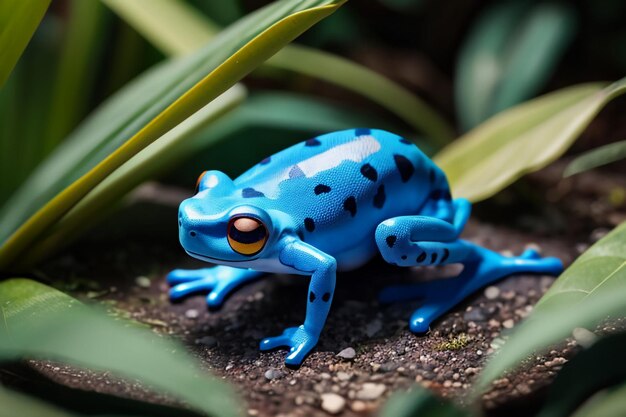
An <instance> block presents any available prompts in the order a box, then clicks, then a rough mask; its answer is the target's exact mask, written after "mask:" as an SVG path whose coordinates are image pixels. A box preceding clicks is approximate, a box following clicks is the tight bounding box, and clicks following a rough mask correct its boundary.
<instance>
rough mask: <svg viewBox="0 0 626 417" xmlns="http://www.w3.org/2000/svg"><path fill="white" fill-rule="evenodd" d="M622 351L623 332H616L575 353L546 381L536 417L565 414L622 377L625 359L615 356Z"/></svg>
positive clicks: (624, 346)
mask: <svg viewBox="0 0 626 417" xmlns="http://www.w3.org/2000/svg"><path fill="white" fill-rule="evenodd" d="M624 352H626V333H618V334H616V335H611V336H607V337H604V338H602V339H600V340H599V341H597V342H596V343H594V344H593V346H591V347H590V348H589V349H587V350H585V351H583V352H580V353H578V354H577V355H576V356H575V357H574V359H572V360H571V361H569V362H568V363H567V364H566V365H565V366H564V367H563V369H562V370H561V371H560V372H559V373H558V375H557V377H556V379H555V380H554V382H553V383H552V384H551V385H550V389H549V391H548V396H547V398H546V401H545V405H544V406H543V408H542V409H541V412H540V413H539V415H538V416H537V417H567V416H569V415H571V414H572V412H573V411H574V410H575V409H576V407H577V406H578V405H579V404H581V403H582V402H583V401H584V400H586V399H588V398H589V397H590V396H591V395H592V394H593V393H595V392H596V391H599V390H601V389H603V388H605V387H607V386H610V385H611V384H614V383H615V382H617V381H626V362H624V361H622V360H619V358H621V356H622V355H623V354H624ZM616 359H617V360H616ZM582 375H584V378H581V376H582Z"/></svg>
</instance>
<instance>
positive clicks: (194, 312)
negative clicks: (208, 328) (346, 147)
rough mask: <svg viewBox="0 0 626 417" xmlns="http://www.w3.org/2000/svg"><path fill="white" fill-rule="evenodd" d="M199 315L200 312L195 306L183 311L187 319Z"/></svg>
mask: <svg viewBox="0 0 626 417" xmlns="http://www.w3.org/2000/svg"><path fill="white" fill-rule="evenodd" d="M199 315H200V313H199V312H198V310H196V309H195V308H190V309H189V310H187V311H185V317H187V318H188V319H197V318H198V316H199Z"/></svg>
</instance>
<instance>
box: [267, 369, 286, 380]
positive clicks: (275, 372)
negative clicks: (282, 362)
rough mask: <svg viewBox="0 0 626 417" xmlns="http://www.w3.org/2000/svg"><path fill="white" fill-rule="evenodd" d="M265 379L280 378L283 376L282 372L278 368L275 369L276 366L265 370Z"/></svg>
mask: <svg viewBox="0 0 626 417" xmlns="http://www.w3.org/2000/svg"><path fill="white" fill-rule="evenodd" d="M264 375H265V379H267V380H268V381H271V380H273V379H280V378H282V377H283V375H284V374H283V372H282V371H281V370H280V369H276V368H270V369H268V370H267V371H265V374H264Z"/></svg>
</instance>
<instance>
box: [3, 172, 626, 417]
mask: <svg viewBox="0 0 626 417" xmlns="http://www.w3.org/2000/svg"><path fill="white" fill-rule="evenodd" d="M563 167H564V162H560V163H557V164H554V165H553V166H551V167H550V168H549V169H546V170H543V171H541V172H539V173H537V174H533V175H532V176H530V178H529V179H527V180H525V181H524V182H522V183H520V184H518V185H516V186H515V187H517V189H515V190H513V191H511V192H509V193H503V194H502V195H501V196H499V197H498V198H497V199H494V200H493V201H491V202H489V203H487V204H479V205H478V206H477V210H476V216H475V217H476V218H478V219H479V220H476V219H474V220H472V221H471V222H470V224H469V226H468V228H467V229H466V232H465V234H464V237H465V238H467V239H469V240H472V241H474V242H476V243H479V244H481V245H484V246H486V247H489V248H491V249H494V250H497V251H500V252H502V253H507V254H511V253H513V254H518V253H520V252H521V251H522V250H523V249H524V248H526V247H529V246H532V247H535V248H538V249H539V250H540V252H541V253H542V254H543V255H548V256H557V257H559V258H561V259H562V260H563V261H564V263H565V264H569V263H571V262H572V260H573V259H575V257H576V256H578V255H579V254H580V253H581V252H582V251H584V250H585V249H586V248H587V247H588V246H589V245H590V244H592V243H593V242H594V241H595V240H597V239H599V238H600V237H602V236H603V235H604V234H605V233H606V232H607V231H608V230H610V228H611V227H613V226H614V225H615V224H617V223H619V222H620V221H623V220H624V218H625V217H626V214H625V210H624V204H626V203H625V202H624V200H625V198H624V196H623V194H624V190H626V179H625V178H624V177H623V175H620V173H619V171H617V172H611V171H593V172H589V173H586V174H583V175H579V176H577V177H574V178H572V179H568V180H562V179H561V172H562V169H563ZM155 187H156V188H155ZM525 190H526V191H525ZM528 190H532V192H533V193H534V195H535V199H536V200H538V201H540V202H541V203H538V204H537V205H536V206H533V204H532V203H531V204H525V205H521V207H523V210H520V209H519V207H520V201H518V200H516V197H515V196H517V195H522V196H523V198H526V197H525V196H524V193H525V192H528ZM620 190H621V191H620ZM184 193H185V192H183V194H184ZM620 193H621V194H620ZM155 195H157V196H159V198H158V200H157V199H155V198H154V196H155ZM181 195H182V194H181V191H180V190H171V189H168V188H167V187H161V186H155V185H148V186H146V187H144V188H143V189H142V190H141V191H140V192H138V193H135V197H137V198H136V200H135V201H134V203H133V204H131V205H130V206H128V207H126V208H125V209H123V210H122V211H120V212H118V213H117V214H116V215H115V217H114V218H112V219H110V220H109V221H107V222H106V224H104V225H102V226H101V227H99V228H98V229H97V230H96V231H94V233H93V234H92V238H88V239H86V240H84V241H83V242H81V243H80V244H79V245H76V246H74V247H73V248H71V250H69V251H67V252H66V253H65V254H64V255H62V256H61V257H59V258H58V259H56V260H54V261H52V262H50V263H49V264H48V265H46V266H45V267H44V268H43V269H42V271H41V276H42V277H44V278H45V277H55V278H57V279H58V278H60V279H61V280H60V281H56V282H55V284H56V285H57V286H59V287H60V288H62V289H65V290H70V291H71V292H72V293H73V294H74V295H76V296H78V297H79V298H81V299H83V300H87V301H89V302H102V303H106V304H107V305H109V306H110V307H112V308H114V309H115V311H117V312H118V313H119V312H126V313H124V314H128V315H129V316H130V317H132V318H133V319H135V320H138V321H140V322H144V323H146V324H148V325H150V326H151V327H152V328H153V329H154V331H156V332H158V333H162V334H169V335H172V336H173V337H175V338H178V339H180V340H181V341H182V342H183V343H184V344H185V345H186V346H187V347H188V348H189V349H190V351H191V352H193V354H194V355H195V356H196V357H197V358H198V359H199V360H200V361H201V363H202V364H203V365H204V367H205V368H206V369H207V370H210V371H211V372H213V373H215V374H217V375H219V376H221V377H223V378H224V379H225V380H226V381H228V382H230V383H231V384H233V385H234V386H235V387H236V388H237V390H238V391H239V393H240V394H241V396H242V397H243V398H244V399H245V401H246V410H247V414H248V415H250V416H325V415H329V413H328V412H327V411H325V410H324V409H323V408H322V399H323V398H327V399H329V398H330V399H333V400H334V401H335V405H336V406H337V407H338V409H339V411H338V413H339V415H341V416H346V417H347V416H364V415H372V414H374V413H375V412H376V411H377V410H379V408H380V406H381V405H382V404H383V403H384V401H385V400H386V399H387V398H388V397H389V395H391V394H392V393H394V392H398V391H405V390H407V389H410V388H411V387H412V386H414V385H415V384H416V383H417V384H420V385H422V386H424V387H427V388H429V389H431V390H433V391H434V392H436V393H437V394H438V395H440V396H442V397H446V398H451V399H453V400H454V401H457V402H459V403H463V401H464V395H465V394H466V393H467V392H468V390H469V389H470V388H471V386H472V382H473V380H474V379H475V378H476V375H477V374H478V373H479V372H480V370H481V368H482V367H483V365H484V363H485V361H486V360H487V359H488V357H489V356H490V355H491V354H492V353H493V352H494V351H495V350H497V349H498V347H499V346H501V344H502V343H503V342H504V341H505V339H506V332H507V331H508V329H510V328H511V327H512V326H513V325H514V324H515V323H517V322H519V321H520V320H522V319H523V318H524V317H526V316H527V315H528V314H529V313H530V312H531V311H532V307H533V305H534V304H535V303H536V302H537V301H538V300H539V298H540V297H541V295H542V294H543V293H544V292H545V291H546V290H547V289H548V288H549V286H550V284H551V283H552V282H553V280H554V278H553V277H547V276H529V275H517V276H513V277H509V278H507V279H504V280H502V281H501V282H500V283H498V284H497V285H495V286H493V287H488V288H486V289H484V290H481V291H480V292H479V293H477V294H475V295H474V296H473V297H471V298H470V299H468V300H466V302H464V303H463V304H462V305H459V306H458V307H457V308H455V309H454V310H453V311H452V312H450V313H449V314H447V315H446V316H445V317H444V318H443V319H441V320H439V321H437V322H436V323H434V325H433V326H432V328H431V330H430V332H429V333H428V334H426V335H422V336H417V335H414V334H412V333H411V332H410V331H409V330H408V326H407V319H408V317H409V316H410V314H411V312H412V311H413V310H414V309H415V308H416V307H417V306H418V305H419V303H404V304H394V305H389V306H383V305H379V304H378V303H377V301H376V294H377V293H378V292H379V291H380V290H381V289H382V288H383V287H385V286H387V285H389V284H391V283H399V282H408V281H415V280H423V279H431V278H436V277H441V276H443V275H451V274H454V270H453V268H452V269H445V268H444V269H429V268H421V269H420V268H397V267H393V266H390V265H387V264H385V263H384V262H383V261H381V260H374V261H373V262H371V263H370V264H368V265H367V266H366V267H365V268H362V269H359V270H357V271H353V272H350V273H342V274H340V275H339V279H338V283H337V290H336V295H335V298H334V301H333V307H332V309H331V313H330V316H329V318H328V321H327V324H326V327H325V331H324V333H323V335H322V337H321V339H320V343H319V345H318V346H317V348H316V349H315V350H314V352H313V353H312V354H311V355H310V356H309V357H308V359H307V360H306V361H305V362H304V364H303V365H302V366H301V367H300V368H299V369H290V368H287V367H285V366H284V365H283V360H284V357H285V351H284V350H279V351H275V352H270V353H261V352H260V351H259V350H258V343H259V340H260V339H261V338H263V337H265V336H270V335H276V334H279V333H280V332H281V331H282V330H283V328H285V327H287V326H293V325H297V324H299V323H301V321H302V319H303V317H304V309H305V305H306V300H305V298H306V293H307V283H308V281H307V280H306V279H304V278H303V277H300V276H287V275H274V276H271V277H266V278H264V279H261V280H259V281H256V282H254V283H252V284H250V285H248V286H245V287H243V288H241V289H240V290H239V291H237V292H236V293H234V294H233V295H232V296H231V297H230V298H229V299H228V300H227V301H226V303H225V305H224V307H223V308H222V309H221V310H219V311H208V310H207V308H206V304H205V301H204V297H202V296H194V297H190V298H188V299H186V300H184V301H183V302H182V303H179V304H171V303H170V302H169V301H168V298H167V290H168V286H167V284H166V283H165V279H164V278H165V274H166V273H167V271H169V270H171V269H173V268H198V267H203V266H205V265H203V264H201V263H200V262H197V261H194V260H193V259H190V258H189V257H188V256H186V255H185V254H184V252H183V251H182V249H180V248H179V247H178V245H177V239H176V230H175V222H174V224H173V225H169V224H168V225H165V226H162V225H161V224H162V219H164V218H173V219H175V218H176V215H175V211H176V204H175V203H176V202H178V201H180V197H181ZM620 196H621V197H620ZM546 200H547V201H550V204H549V205H547V206H546V204H545V201H546ZM525 201H532V199H531V200H525ZM503 212H504V213H505V214H506V215H505V216H498V215H497V213H503ZM146 213H150V215H147V214H146ZM163 216H167V217H163ZM487 219H489V221H491V222H487ZM157 222H158V223H157ZM120 236H124V239H120ZM113 242H115V243H114V244H113ZM120 242H124V243H120ZM82 277H89V279H88V280H87V279H82ZM602 330H603V329H600V331H602ZM604 330H607V329H604ZM348 348H352V349H353V350H354V352H351V351H350V349H348ZM345 349H348V351H345ZM578 350H579V347H578V346H577V344H576V342H575V341H574V340H573V339H572V340H568V341H566V342H565V343H563V344H561V345H559V346H556V347H555V348H554V349H553V350H551V351H550V352H548V353H547V354H545V355H544V356H541V357H537V358H536V359H535V360H534V361H532V362H530V363H528V364H527V366H526V367H525V368H524V369H523V370H521V371H519V372H517V373H515V374H512V375H509V376H507V377H506V378H502V379H500V380H498V381H496V382H495V383H494V385H493V387H492V389H491V390H490V391H489V392H488V393H486V394H485V395H484V396H483V407H484V409H485V411H486V412H487V414H488V415H494V416H498V415H507V416H509V415H532V414H533V412H535V411H536V410H537V407H538V406H539V405H540V404H541V398H542V397H543V395H544V394H545V388H546V387H547V386H548V385H549V384H550V382H551V381H552V380H553V378H554V376H555V374H556V373H557V372H558V370H559V369H560V368H561V367H562V366H563V364H564V363H566V362H567V361H568V360H569V359H570V358H571V357H572V356H573V355H575V354H576V352H577V351H578ZM342 351H343V353H341V354H340V352H342ZM351 356H353V357H351ZM28 367H30V368H31V369H32V370H34V371H35V372H34V373H33V375H30V376H24V375H23V374H20V373H19V372H13V371H12V370H11V368H6V369H4V370H3V372H0V379H1V380H3V381H5V382H9V383H10V384H12V385H14V386H19V387H21V388H22V389H25V390H33V389H34V388H32V387H33V386H35V383H34V382H33V381H35V380H36V379H37V375H39V376H40V377H41V376H44V377H45V378H46V379H49V380H51V381H54V382H55V383H57V384H58V385H60V386H63V387H70V388H77V389H80V390H88V391H93V392H96V393H103V394H113V395H116V396H121V397H124V398H130V399H137V400H147V401H150V402H153V403H158V404H169V405H172V404H173V403H172V401H171V400H170V399H168V398H166V397H163V396H160V395H156V394H154V393H152V392H151V391H149V390H146V389H145V388H144V387H141V386H140V385H138V384H136V383H132V382H127V381H122V380H119V379H116V378H114V377H112V376H111V375H107V374H97V373H92V372H86V371H83V370H78V369H74V368H71V367H67V366H63V365H59V364H54V363H50V362H40V361H30V362H28ZM18 375H21V376H18ZM331 393H332V394H336V395H338V396H339V397H341V398H338V397H336V396H335V397H333V396H328V395H326V394H331ZM331 397H332V398H331ZM329 401H330V400H329ZM341 404H343V406H341ZM324 407H325V408H326V409H329V404H328V403H326V404H324ZM169 415H174V414H169Z"/></svg>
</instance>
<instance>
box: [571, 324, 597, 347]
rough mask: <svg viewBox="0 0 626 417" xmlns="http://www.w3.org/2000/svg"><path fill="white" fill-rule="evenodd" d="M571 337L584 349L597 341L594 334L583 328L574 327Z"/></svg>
mask: <svg viewBox="0 0 626 417" xmlns="http://www.w3.org/2000/svg"><path fill="white" fill-rule="evenodd" d="M572 336H573V337H574V339H576V342H577V343H578V344H579V345H580V346H582V347H584V348H585V349H586V348H589V347H590V346H591V345H593V344H594V343H595V342H596V340H597V339H598V336H596V334H595V333H594V332H592V331H589V330H587V329H585V328H584V327H576V328H575V329H574V331H573V332H572Z"/></svg>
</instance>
